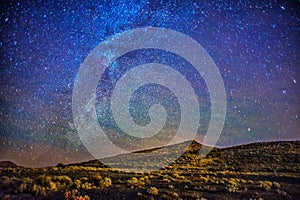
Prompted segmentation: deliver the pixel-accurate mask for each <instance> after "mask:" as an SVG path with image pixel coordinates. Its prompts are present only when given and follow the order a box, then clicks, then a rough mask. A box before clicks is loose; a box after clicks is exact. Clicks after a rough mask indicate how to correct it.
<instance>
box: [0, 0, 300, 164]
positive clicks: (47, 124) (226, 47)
mask: <svg viewBox="0 0 300 200" xmlns="http://www.w3.org/2000/svg"><path fill="white" fill-rule="evenodd" d="M0 8H1V9H0V12H1V16H0V23H1V26H0V36H1V38H0V47H1V52H0V53H1V60H0V64H1V71H0V103H1V107H0V142H1V147H0V160H12V161H15V162H16V163H18V164H21V165H25V166H45V165H55V164H57V163H58V162H63V163H71V162H80V161H83V160H89V159H93V157H92V156H91V155H90V154H89V153H88V151H87V150H86V149H85V147H84V146H83V144H82V143H81V141H80V139H79V136H78V134H77V132H76V130H75V128H74V125H73V122H72V107H71V105H72V88H73V85H74V82H75V79H76V75H77V72H78V70H79V68H80V65H81V63H82V62H83V60H84V59H85V58H86V57H87V56H88V54H89V53H90V51H91V50H92V49H94V48H95V47H96V46H97V45H98V44H99V43H100V42H102V41H104V40H106V39H107V38H109V37H111V36H113V35H115V34H117V33H120V32H123V31H126V30H130V29H133V28H140V27H147V26H153V27H163V28H168V29H173V30H176V31H179V32H181V33H183V34H186V35H188V36H190V37H191V38H193V39H195V40H196V41H197V42H198V43H199V44H201V45H202V46H203V47H204V48H205V50H206V51H207V52H208V53H209V54H210V56H211V57H212V58H213V60H214V62H215V63H216V65H217V67H218V69H219V71H220V73H221V75H222V78H223V81H224V85H225V90H226V95H227V117H226V121H225V125H224V129H223V132H222V135H221V137H220V139H219V141H218V143H217V146H231V145H237V144H243V143H250V142H256V141H269V140H272V141H273V140H299V139H300V133H299V129H300V121H299V117H300V106H299V102H300V89H299V83H300V78H299V77H300V76H299V75H300V66H299V65H300V57H299V48H300V39H299V38H300V37H299V30H300V27H299V22H300V20H299V16H300V3H299V1H261V2H255V1H251V2H248V1H234V2H231V3H228V2H227V1H210V2H209V3H207V2H206V1H202V2H198V1H186V2H183V1H182V2H180V1H151V2H150V1H141V2H139V3H132V2H129V1H121V2H115V3H111V2H101V3H100V2H98V1H81V0H79V1H51V0H50V1H39V2H36V1H35V2H33V1H24V2H21V1H14V3H2V4H1V5H0ZM130 56H132V57H134V58H133V61H132V64H135V65H138V64H140V63H145V62H148V61H153V60H156V61H160V62H165V63H170V65H171V64H172V63H173V64H174V63H175V64H176V63H177V62H175V61H178V63H179V61H180V59H177V60H176V58H174V59H173V58H172V59H171V58H170V57H172V55H169V54H168V53H166V52H159V51H154V52H153V51H152V52H151V50H150V51H140V52H135V53H133V54H128V55H127V57H126V56H125V57H124V58H122V59H123V61H124V60H126V59H130ZM168 56H169V58H166V57H168ZM160 57H162V58H160ZM122 59H120V60H119V63H118V64H116V65H115V66H112V69H111V71H108V72H107V73H106V76H107V77H108V78H109V79H111V80H112V82H113V81H114V80H115V79H116V78H118V77H119V76H120V75H121V74H122V73H123V72H124V68H126V66H125V65H126V62H122ZM122 63H123V64H122ZM124 63H125V64H124ZM122 65H123V67H122ZM178 65H180V64H178ZM182 65H183V66H180V67H179V68H180V69H181V72H182V73H186V74H189V73H193V71H192V70H190V68H189V67H188V66H187V67H186V68H185V65H184V64H182ZM118 73H119V74H118ZM200 82H201V81H200ZM195 84H196V83H195ZM199 84H200V83H199ZM99 87H100V86H99ZM101 87H102V86H101ZM203 88H205V87H203ZM204 90H205V89H204ZM196 93H197V94H198V95H199V98H200V99H202V98H204V99H205V98H206V99H207V95H206V94H205V92H201V90H200V89H199V91H198V92H196ZM202 93H203V94H202ZM201 95H203V96H201ZM208 100H209V99H208ZM170 105H173V104H170ZM203 105H204V106H203V108H201V109H202V115H201V116H204V121H203V123H204V124H203V125H200V128H199V129H200V132H202V131H205V129H206V128H207V126H206V125H205V119H208V118H209V117H208V116H209V114H210V112H209V109H208V108H206V107H205V105H206V104H205V103H204V104H203Z"/></svg>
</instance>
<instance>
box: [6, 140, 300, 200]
mask: <svg viewBox="0 0 300 200" xmlns="http://www.w3.org/2000/svg"><path fill="white" fill-rule="evenodd" d="M181 145H182V144H177V145H172V146H168V147H167V148H165V149H166V150H164V152H163V153H160V155H155V154H152V155H151V156H152V158H147V159H145V161H144V165H145V166H149V165H151V159H152V160H153V159H155V156H168V154H171V153H172V152H174V151H175V150H176V149H178V148H180V146H181ZM200 147H201V144H199V143H197V142H196V141H193V142H192V143H191V145H190V146H189V147H188V148H187V149H186V151H185V153H184V154H183V155H182V156H180V158H179V159H177V160H176V161H175V162H173V163H171V164H170V165H168V166H166V167H164V168H162V169H160V170H156V171H152V172H144V173H138V172H130V171H128V172H123V171H120V170H119V169H116V168H110V167H108V166H106V165H104V164H102V163H101V162H100V161H98V160H92V161H88V162H83V163H77V164H70V165H63V164H58V165H57V166H53V167H45V168H25V167H21V166H17V165H15V164H14V163H12V162H9V161H6V162H1V163H0V166H1V167H0V179H1V180H0V199H62V200H64V199H68V200H73V199H85V200H87V199H202V200H204V199H260V200H261V199H266V200H270V199H274V200H275V199H276V200H277V199H300V141H285V142H260V143H252V144H247V145H240V146H234V147H228V148H213V150H212V151H210V153H209V154H207V155H206V156H205V157H203V158H200V157H199V155H198V154H199V149H200ZM202 148H206V147H204V146H203V147H202ZM148 151H151V150H148ZM144 153H147V151H143V152H135V153H134V154H133V156H134V157H136V158H139V155H140V154H144ZM141 157H142V156H141ZM122 158H123V157H122V156H117V157H116V158H115V159H113V160H114V161H115V162H122Z"/></svg>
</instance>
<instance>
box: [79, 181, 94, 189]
mask: <svg viewBox="0 0 300 200" xmlns="http://www.w3.org/2000/svg"><path fill="white" fill-rule="evenodd" d="M81 188H82V189H85V190H90V189H92V188H93V185H92V184H91V183H89V182H85V183H83V184H81Z"/></svg>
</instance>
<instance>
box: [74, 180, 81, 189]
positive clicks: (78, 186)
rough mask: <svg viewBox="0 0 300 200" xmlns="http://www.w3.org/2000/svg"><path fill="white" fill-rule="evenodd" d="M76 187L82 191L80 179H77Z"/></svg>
mask: <svg viewBox="0 0 300 200" xmlns="http://www.w3.org/2000/svg"><path fill="white" fill-rule="evenodd" d="M74 185H75V186H76V188H77V189H80V187H81V181H80V180H78V179H76V180H75V181H74Z"/></svg>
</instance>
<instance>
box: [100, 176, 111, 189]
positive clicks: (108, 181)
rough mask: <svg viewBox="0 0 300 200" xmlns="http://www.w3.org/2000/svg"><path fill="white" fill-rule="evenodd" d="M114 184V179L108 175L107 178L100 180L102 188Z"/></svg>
mask: <svg viewBox="0 0 300 200" xmlns="http://www.w3.org/2000/svg"><path fill="white" fill-rule="evenodd" d="M110 186H112V181H111V179H110V178H108V177H106V178H105V179H103V180H101V181H100V188H102V189H103V188H107V187H110Z"/></svg>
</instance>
